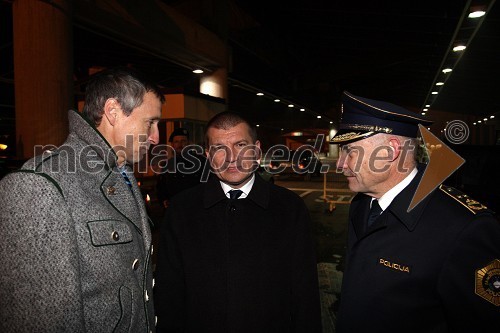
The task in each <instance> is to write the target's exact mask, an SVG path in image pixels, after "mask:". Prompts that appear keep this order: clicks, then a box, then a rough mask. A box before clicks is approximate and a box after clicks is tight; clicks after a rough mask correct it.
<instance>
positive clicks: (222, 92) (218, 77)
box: [200, 68, 227, 100]
mask: <svg viewBox="0 0 500 333" xmlns="http://www.w3.org/2000/svg"><path fill="white" fill-rule="evenodd" d="M200 92H201V93H202V94H206V95H210V96H214V97H219V98H224V99H226V100H227V69H226V68H218V69H217V70H215V71H214V72H213V73H211V74H210V75H205V76H203V77H201V78H200Z"/></svg>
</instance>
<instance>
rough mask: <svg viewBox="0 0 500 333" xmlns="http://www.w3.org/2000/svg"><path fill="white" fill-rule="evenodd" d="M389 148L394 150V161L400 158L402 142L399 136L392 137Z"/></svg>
mask: <svg viewBox="0 0 500 333" xmlns="http://www.w3.org/2000/svg"><path fill="white" fill-rule="evenodd" d="M389 148H391V150H392V153H393V155H392V160H393V161H394V160H395V159H397V158H398V156H399V154H400V153H401V142H400V141H399V139H398V138H391V139H390V140H389Z"/></svg>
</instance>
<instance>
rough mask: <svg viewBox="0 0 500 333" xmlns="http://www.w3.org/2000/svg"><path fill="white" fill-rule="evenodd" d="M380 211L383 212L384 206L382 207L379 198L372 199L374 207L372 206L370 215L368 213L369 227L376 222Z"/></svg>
mask: <svg viewBox="0 0 500 333" xmlns="http://www.w3.org/2000/svg"><path fill="white" fill-rule="evenodd" d="M380 213H382V208H380V205H379V204H378V200H377V199H375V200H372V208H370V215H368V228H369V227H370V226H371V225H372V224H373V222H375V220H376V219H377V217H379V215H380Z"/></svg>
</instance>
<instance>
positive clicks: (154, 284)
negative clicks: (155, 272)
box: [153, 279, 155, 288]
mask: <svg viewBox="0 0 500 333" xmlns="http://www.w3.org/2000/svg"><path fill="white" fill-rule="evenodd" d="M154 287H155V279H153V288H154Z"/></svg>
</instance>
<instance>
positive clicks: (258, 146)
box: [255, 140, 262, 164]
mask: <svg viewBox="0 0 500 333" xmlns="http://www.w3.org/2000/svg"><path fill="white" fill-rule="evenodd" d="M255 146H256V147H257V149H256V155H255V159H256V160H257V162H258V163H259V164H260V160H261V159H262V150H261V149H260V141H259V140H257V141H255Z"/></svg>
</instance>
